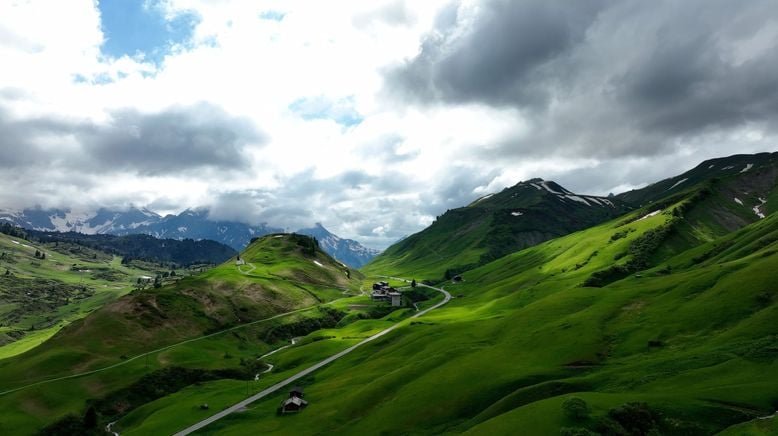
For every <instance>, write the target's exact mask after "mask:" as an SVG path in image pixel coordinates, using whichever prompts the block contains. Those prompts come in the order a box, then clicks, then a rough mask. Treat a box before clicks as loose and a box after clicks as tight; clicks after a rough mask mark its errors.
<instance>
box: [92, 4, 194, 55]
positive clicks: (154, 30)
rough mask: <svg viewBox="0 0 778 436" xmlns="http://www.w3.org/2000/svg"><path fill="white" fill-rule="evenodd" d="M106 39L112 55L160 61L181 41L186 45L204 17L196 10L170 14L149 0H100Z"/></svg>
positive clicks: (105, 49)
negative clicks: (171, 15)
mask: <svg viewBox="0 0 778 436" xmlns="http://www.w3.org/2000/svg"><path fill="white" fill-rule="evenodd" d="M98 8H99V9H100V18H101V24H102V30H103V34H104V35H105V41H104V42H103V46H102V47H101V50H102V52H103V54H105V55H107V56H111V57H117V58H118V57H121V56H124V55H128V56H131V57H139V56H140V57H142V58H143V59H144V60H146V61H150V62H153V63H155V64H159V63H160V62H161V61H162V59H163V58H164V56H165V55H166V54H168V53H170V50H171V48H172V47H173V46H174V45H177V44H186V43H187V42H188V41H189V40H190V39H191V37H192V32H193V30H194V27H195V26H196V25H197V23H198V22H199V20H200V18H199V17H198V16H197V15H196V14H193V13H181V14H177V15H175V16H174V17H172V18H171V17H166V16H165V11H164V10H163V8H162V6H161V5H160V4H159V3H157V2H154V1H148V0H145V1H144V0H100V1H99V2H98Z"/></svg>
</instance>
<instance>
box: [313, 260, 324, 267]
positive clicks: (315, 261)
mask: <svg viewBox="0 0 778 436" xmlns="http://www.w3.org/2000/svg"><path fill="white" fill-rule="evenodd" d="M313 263H315V264H316V265H319V266H320V267H322V268H324V265H322V264H321V262H319V261H318V260H314V261H313Z"/></svg>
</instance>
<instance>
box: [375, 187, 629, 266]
mask: <svg viewBox="0 0 778 436" xmlns="http://www.w3.org/2000/svg"><path fill="white" fill-rule="evenodd" d="M624 210H625V209H624V207H623V206H622V204H621V203H620V202H618V201H616V200H612V199H607V198H602V197H593V196H583V195H575V194H573V193H572V192H570V191H567V190H566V189H564V188H563V187H561V186H559V185H557V184H556V183H554V182H550V181H543V180H540V179H533V180H529V181H527V182H521V183H519V184H517V185H515V186H513V187H511V188H506V189H504V190H503V191H502V192H500V193H497V194H493V195H488V196H485V197H482V198H480V199H478V200H476V201H475V202H473V203H472V204H470V205H468V206H467V207H462V208H458V209H453V210H449V211H447V212H446V213H445V214H443V215H442V216H440V217H438V219H437V220H436V221H435V222H434V223H433V224H432V225H430V226H429V227H428V228H426V229H424V230H422V231H421V232H419V233H416V234H414V235H412V236H409V237H408V238H406V239H404V240H402V241H400V242H398V243H396V244H394V245H392V246H391V247H389V248H388V249H387V250H386V251H384V252H383V253H382V254H381V255H379V256H378V257H376V258H375V259H374V260H373V261H372V262H371V263H370V264H368V265H367V266H366V267H365V268H363V270H364V271H365V272H367V273H371V272H383V273H386V274H402V275H407V276H416V277H417V278H424V279H442V278H443V277H444V275H448V276H451V275H453V274H458V273H460V272H462V271H466V270H468V269H472V268H475V267H476V266H478V265H483V264H485V263H487V262H490V261H493V260H495V259H498V258H500V257H502V256H504V255H506V254H508V253H512V252H515V251H517V250H520V249H523V248H527V247H530V246H533V245H536V244H539V243H541V242H543V241H547V240H549V239H552V238H555V237H559V236H562V235H566V234H568V233H571V232H573V231H576V230H580V229H583V228H586V227H589V226H592V225H595V224H598V223H601V222H603V221H606V220H608V219H611V218H613V217H615V216H618V215H619V214H621V213H623V212H624Z"/></svg>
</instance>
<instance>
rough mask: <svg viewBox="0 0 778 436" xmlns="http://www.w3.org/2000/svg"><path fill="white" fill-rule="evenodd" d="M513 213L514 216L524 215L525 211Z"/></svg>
mask: <svg viewBox="0 0 778 436" xmlns="http://www.w3.org/2000/svg"><path fill="white" fill-rule="evenodd" d="M511 215H513V216H522V215H524V212H511Z"/></svg>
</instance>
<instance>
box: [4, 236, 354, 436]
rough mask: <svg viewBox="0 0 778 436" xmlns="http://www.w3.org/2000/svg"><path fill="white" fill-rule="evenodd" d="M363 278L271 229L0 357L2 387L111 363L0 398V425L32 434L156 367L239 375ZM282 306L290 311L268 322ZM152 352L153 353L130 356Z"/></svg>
mask: <svg viewBox="0 0 778 436" xmlns="http://www.w3.org/2000/svg"><path fill="white" fill-rule="evenodd" d="M361 277H362V276H361V275H360V274H359V273H358V272H351V271H349V270H348V269H347V268H346V267H344V266H343V265H342V264H340V263H338V262H337V261H335V260H334V259H332V258H330V257H329V256H328V255H326V254H325V253H323V252H322V251H321V250H320V249H318V247H316V246H315V244H314V241H313V240H312V239H311V238H309V237H307V236H299V235H269V236H266V237H263V238H261V239H259V240H257V241H255V242H254V243H252V244H251V245H250V246H249V247H248V248H247V249H246V250H245V251H244V252H243V253H241V254H240V260H238V258H237V257H234V258H232V259H230V260H229V261H227V262H225V263H224V264H222V265H220V266H218V267H216V268H213V269H210V270H208V271H206V272H204V273H202V274H198V275H194V276H190V277H185V278H183V279H181V280H179V281H177V282H175V283H170V284H169V285H167V286H163V287H161V288H159V289H156V288H153V287H148V288H146V289H143V290H136V291H134V292H132V293H130V294H128V295H125V296H124V297H122V298H120V299H118V300H116V301H115V302H113V303H110V304H107V305H105V306H103V307H102V308H100V309H98V310H96V311H94V312H93V313H92V314H90V315H89V316H88V317H86V318H84V319H82V320H79V321H75V322H73V323H71V324H70V325H68V326H67V327H65V328H63V329H62V330H61V331H60V332H59V333H58V334H57V335H55V336H54V337H52V338H51V339H49V340H48V341H46V342H44V343H43V344H41V345H40V346H38V347H36V348H34V349H32V350H30V351H28V352H26V353H24V354H21V355H18V356H15V357H11V358H8V359H5V360H1V361H0V392H5V391H8V390H13V389H16V388H19V387H24V386H28V385H30V384H33V383H36V382H40V381H45V380H49V379H52V378H57V377H68V376H69V375H71V374H79V373H84V372H89V371H93V370H100V369H101V368H105V367H110V366H112V365H116V366H118V367H117V369H116V370H109V371H105V372H99V373H96V374H95V375H90V376H86V377H78V378H72V379H65V380H61V381H57V382H53V383H44V384H43V385H40V386H35V387H31V388H25V389H22V390H19V391H15V392H12V393H8V394H3V395H0V407H2V408H3V410H4V412H3V413H2V414H0V429H4V430H8V429H14V432H15V433H22V434H24V433H30V432H34V431H35V429H40V428H41V427H42V426H44V425H46V424H50V423H52V422H54V421H55V420H57V419H59V418H62V417H63V416H65V415H66V414H68V413H83V410H84V407H85V402H86V401H87V400H89V399H92V400H94V399H98V398H105V396H106V395H119V394H112V393H115V392H121V391H122V390H123V389H124V390H126V389H130V387H131V386H132V383H133V382H136V381H137V380H139V379H140V378H141V377H143V376H144V375H147V374H149V371H152V370H154V369H163V368H178V367H184V368H192V369H193V371H195V373H186V377H183V376H181V377H183V379H184V380H188V382H187V383H191V382H194V381H197V380H199V379H198V378H197V377H206V379H213V378H217V379H222V378H228V379H229V378H235V377H238V378H240V377H243V376H244V375H245V372H246V371H249V370H251V369H253V368H254V366H256V365H255V364H253V363H252V362H254V361H255V360H256V356H257V355H258V353H261V352H263V351H266V350H267V349H268V348H269V347H270V344H274V343H277V342H278V341H288V339H289V337H290V335H295V334H299V333H307V332H309V331H311V330H312V329H313V330H315V329H316V328H318V327H321V326H324V325H334V324H332V323H336V322H337V321H338V320H339V319H341V317H342V315H343V313H345V312H343V313H341V312H340V311H339V310H337V308H335V307H334V308H333V309H331V310H329V309H327V310H325V307H326V306H322V305H323V304H325V303H328V302H334V301H335V300H337V299H340V298H343V297H348V296H349V295H352V294H358V293H359V289H360V288H361V286H362V280H361ZM354 298H357V297H354ZM359 298H361V299H366V298H367V297H359ZM317 307H322V308H321V309H316V308H317ZM310 309H313V310H310ZM286 312H293V313H291V314H290V315H288V316H287V317H284V318H283V319H282V318H279V319H278V320H275V319H274V317H275V316H276V315H279V314H281V313H286ZM251 323H255V325H251ZM230 328H233V330H232V331H228V332H224V333H218V332H223V331H224V330H225V329H230ZM212 333H213V334H214V335H213V336H212V337H207V338H204V339H202V340H198V341H195V342H191V343H184V344H181V345H180V346H175V347H172V348H169V349H163V350H160V348H163V347H166V346H169V345H171V344H177V343H180V342H181V341H186V340H189V339H193V338H199V337H202V336H203V335H209V334H212ZM152 350H159V351H156V352H153V353H151V354H150V355H149V356H144V357H143V358H139V359H134V357H135V356H138V355H143V353H147V352H149V351H152ZM197 371H206V372H205V373H202V372H197ZM207 371H216V372H207ZM219 371H222V372H219ZM223 371H227V372H223ZM152 374H153V373H152ZM193 374H194V375H193ZM236 374H237V375H236ZM252 376H253V374H252ZM176 377H179V375H177V376H176ZM192 377H194V378H192ZM209 377H210V378H209ZM184 385H186V383H184ZM141 397H143V398H145V396H143V395H141ZM152 397H153V395H152ZM106 401H108V400H106ZM117 401H118V402H117ZM122 401H123V400H122ZM122 401H119V400H116V401H108V402H107V403H105V404H106V405H105V406H104V407H105V408H106V410H107V411H109V412H110V413H114V412H115V413H119V414H121V413H123V412H122V411H121V407H120V406H117V404H122ZM128 401H129V400H128ZM133 401H135V403H137V401H139V400H133ZM133 401H130V403H133ZM135 403H133V404H135ZM141 403H142V402H141ZM117 407H119V409H116V408H117ZM109 412H106V413H109Z"/></svg>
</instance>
